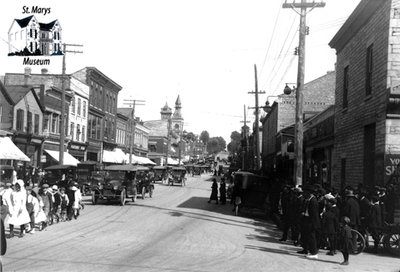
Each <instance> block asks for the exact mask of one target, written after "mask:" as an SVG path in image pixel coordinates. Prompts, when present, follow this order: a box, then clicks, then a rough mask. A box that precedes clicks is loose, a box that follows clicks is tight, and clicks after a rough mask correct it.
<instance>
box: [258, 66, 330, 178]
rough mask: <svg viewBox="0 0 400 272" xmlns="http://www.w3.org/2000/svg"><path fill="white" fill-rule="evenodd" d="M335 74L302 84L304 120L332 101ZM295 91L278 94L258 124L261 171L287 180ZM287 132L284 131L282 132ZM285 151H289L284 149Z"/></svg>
mask: <svg viewBox="0 0 400 272" xmlns="http://www.w3.org/2000/svg"><path fill="white" fill-rule="evenodd" d="M335 80H336V73H335V72H334V71H333V72H328V73H327V74H325V75H323V76H321V77H319V78H317V79H315V80H312V81H310V82H308V83H306V84H305V85H304V90H303V97H304V104H303V111H304V116H303V117H304V119H305V120H307V119H308V118H310V117H312V116H314V115H316V114H317V113H319V112H322V111H323V110H325V109H326V108H327V107H329V106H331V105H333V104H334V101H335ZM295 91H296V90H293V91H292V93H291V94H289V95H285V94H281V95H278V96H277V98H278V99H277V100H276V101H275V102H274V103H273V104H272V106H270V107H269V108H268V110H267V111H268V113H267V115H266V116H264V117H263V118H261V122H262V133H261V135H262V153H261V160H262V170H263V172H264V173H269V174H271V173H279V174H280V175H283V176H282V178H284V179H287V180H288V181H290V180H292V178H293V159H294V150H293V149H292V148H293V144H294V141H293V132H292V133H291V134H290V131H293V128H291V129H289V127H290V126H293V125H294V123H295V113H296V94H295ZM286 130H287V131H286ZM288 148H289V150H290V151H288V150H287V149H288Z"/></svg>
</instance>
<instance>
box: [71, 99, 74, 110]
mask: <svg viewBox="0 0 400 272" xmlns="http://www.w3.org/2000/svg"><path fill="white" fill-rule="evenodd" d="M71 112H72V113H75V97H72V100H71Z"/></svg>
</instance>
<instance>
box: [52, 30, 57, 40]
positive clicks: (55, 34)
mask: <svg viewBox="0 0 400 272" xmlns="http://www.w3.org/2000/svg"><path fill="white" fill-rule="evenodd" d="M53 39H57V33H56V32H55V31H54V34H53Z"/></svg>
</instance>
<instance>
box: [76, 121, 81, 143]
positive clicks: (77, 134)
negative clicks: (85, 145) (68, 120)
mask: <svg viewBox="0 0 400 272" xmlns="http://www.w3.org/2000/svg"><path fill="white" fill-rule="evenodd" d="M80 135H81V125H79V124H77V125H76V140H77V141H78V142H79V141H80V140H79V139H80Z"/></svg>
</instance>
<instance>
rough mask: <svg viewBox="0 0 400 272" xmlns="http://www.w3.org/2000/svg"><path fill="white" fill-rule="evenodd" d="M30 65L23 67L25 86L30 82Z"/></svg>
mask: <svg viewBox="0 0 400 272" xmlns="http://www.w3.org/2000/svg"><path fill="white" fill-rule="evenodd" d="M31 71H32V69H31V67H25V73H24V85H25V86H27V85H29V84H30V83H31Z"/></svg>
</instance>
